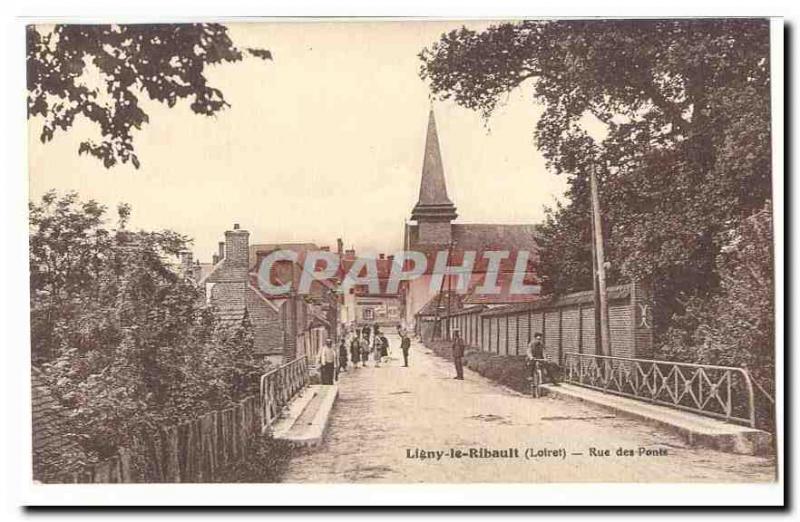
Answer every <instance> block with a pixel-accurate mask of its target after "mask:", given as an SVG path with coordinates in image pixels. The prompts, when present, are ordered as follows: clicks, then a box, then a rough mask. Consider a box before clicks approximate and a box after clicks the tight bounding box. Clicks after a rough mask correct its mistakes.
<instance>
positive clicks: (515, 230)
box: [408, 223, 538, 273]
mask: <svg viewBox="0 0 800 522" xmlns="http://www.w3.org/2000/svg"><path fill="white" fill-rule="evenodd" d="M451 227H452V229H451V230H452V237H453V241H454V245H453V247H452V249H450V253H449V264H450V265H460V264H462V263H463V260H464V253H465V252H469V251H474V252H476V257H475V264H474V267H473V272H475V273H480V272H484V271H486V270H487V269H488V268H489V261H488V259H487V258H486V257H484V255H483V254H484V252H492V251H508V252H510V255H509V256H508V257H506V258H504V259H501V260H500V263H499V265H500V266H499V270H500V271H501V272H512V271H513V270H514V268H515V265H516V262H517V253H518V252H520V251H527V252H528V266H527V271H528V272H535V266H536V263H537V262H538V246H537V242H536V235H537V232H536V226H535V225H487V224H459V223H454V224H452V225H451ZM418 238H419V227H418V225H414V224H411V225H408V240H409V241H408V244H409V249H410V250H414V251H417V252H422V253H423V254H425V257H426V259H427V262H428V266H427V268H428V270H427V272H428V273H430V272H431V271H432V269H433V267H434V264H435V262H436V256H437V255H438V253H439V252H447V251H448V250H449V249H448V245H437V244H420V243H419V242H418Z"/></svg>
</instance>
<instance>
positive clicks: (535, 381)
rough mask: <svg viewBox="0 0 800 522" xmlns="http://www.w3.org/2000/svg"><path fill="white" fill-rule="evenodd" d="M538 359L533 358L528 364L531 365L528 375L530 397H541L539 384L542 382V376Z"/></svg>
mask: <svg viewBox="0 0 800 522" xmlns="http://www.w3.org/2000/svg"><path fill="white" fill-rule="evenodd" d="M539 362H540V359H533V360H532V361H530V362H529V363H528V364H529V365H533V368H531V372H530V375H529V376H528V385H529V387H530V388H529V393H530V394H531V397H533V398H535V399H538V398H539V397H541V389H540V386H541V385H542V383H543V382H544V377H543V376H542V368H541V367H540V366H539Z"/></svg>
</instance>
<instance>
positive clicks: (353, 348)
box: [350, 331, 361, 368]
mask: <svg viewBox="0 0 800 522" xmlns="http://www.w3.org/2000/svg"><path fill="white" fill-rule="evenodd" d="M359 339H360V338H359V335H358V331H356V333H355V334H354V335H353V338H352V339H350V361H351V362H352V363H353V368H358V362H359V361H360V360H361V341H360V340H359Z"/></svg>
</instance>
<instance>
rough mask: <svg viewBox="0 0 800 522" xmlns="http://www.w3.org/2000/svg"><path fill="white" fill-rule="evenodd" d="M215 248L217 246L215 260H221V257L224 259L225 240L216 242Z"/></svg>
mask: <svg viewBox="0 0 800 522" xmlns="http://www.w3.org/2000/svg"><path fill="white" fill-rule="evenodd" d="M217 248H218V253H217V261H222V260H223V259H225V241H220V242H219V243H218V244H217ZM215 264H216V263H215Z"/></svg>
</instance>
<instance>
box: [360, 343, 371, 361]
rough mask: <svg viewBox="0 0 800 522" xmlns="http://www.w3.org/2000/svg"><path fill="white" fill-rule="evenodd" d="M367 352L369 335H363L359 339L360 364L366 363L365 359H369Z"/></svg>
mask: <svg viewBox="0 0 800 522" xmlns="http://www.w3.org/2000/svg"><path fill="white" fill-rule="evenodd" d="M369 352H370V348H369V337H368V336H364V338H363V339H361V366H366V365H367V361H368V360H369Z"/></svg>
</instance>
